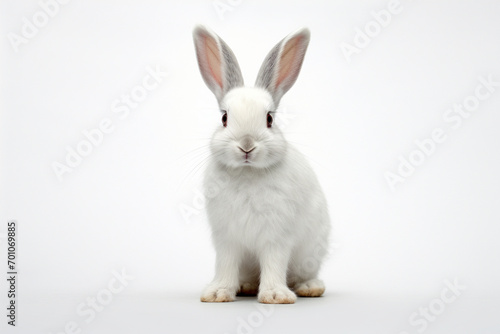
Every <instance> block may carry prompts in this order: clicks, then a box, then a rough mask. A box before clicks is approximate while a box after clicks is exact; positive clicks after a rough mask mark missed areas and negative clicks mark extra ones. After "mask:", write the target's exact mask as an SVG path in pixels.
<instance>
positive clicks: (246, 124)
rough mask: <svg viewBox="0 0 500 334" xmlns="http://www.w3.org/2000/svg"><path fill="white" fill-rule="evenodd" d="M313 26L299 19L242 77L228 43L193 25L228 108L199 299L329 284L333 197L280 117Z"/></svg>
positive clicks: (272, 299) (267, 298)
mask: <svg viewBox="0 0 500 334" xmlns="http://www.w3.org/2000/svg"><path fill="white" fill-rule="evenodd" d="M309 35H310V34H309V30H308V29H302V30H300V31H298V32H296V33H294V34H291V35H289V36H287V37H286V38H285V39H283V40H282V41H281V42H279V43H278V44H277V45H276V46H275V47H274V48H273V49H272V50H271V52H270V53H269V54H268V55H267V57H266V58H265V60H264V63H263V64H262V67H261V69H260V72H259V74H258V77H257V81H256V85H255V87H243V77H242V75H241V71H240V68H239V65H238V62H237V60H236V58H235V56H234V54H233V52H232V51H231V49H230V48H229V47H228V46H227V45H226V43H225V42H224V41H223V40H222V39H221V38H219V36H217V35H216V34H215V33H213V32H211V31H209V30H207V29H206V28H204V27H202V26H198V27H196V28H195V30H194V32H193V36H194V43H195V48H196V55H197V58H198V64H199V67H200V71H201V74H202V76H203V79H204V81H205V83H206V84H207V86H208V88H210V90H211V91H212V92H213V93H214V94H215V96H216V98H217V101H218V103H219V107H220V110H221V112H222V124H221V125H220V127H218V128H217V129H216V131H215V133H214V135H213V137H212V139H211V142H210V150H211V157H210V161H209V164H208V167H207V170H206V174H205V180H204V186H205V196H206V199H207V201H206V208H207V213H208V218H209V222H210V225H211V228H212V238H213V242H214V245H215V249H216V254H217V256H216V274H215V278H214V279H213V281H212V282H211V283H210V284H209V285H208V286H207V287H206V288H205V290H204V292H203V293H202V296H201V301H204V302H229V301H234V300H235V296H236V294H237V293H239V294H241V295H257V294H258V300H259V302H261V303H273V304H289V303H294V302H295V300H296V299H297V295H299V296H309V297H317V296H321V295H322V294H323V292H324V291H325V287H324V284H323V282H322V281H321V280H319V279H318V278H317V274H318V271H319V269H320V266H321V262H322V260H323V258H324V256H325V254H326V250H327V248H328V235H329V232H330V220H329V215H328V208H327V203H326V200H325V197H324V195H323V192H322V190H321V187H320V185H319V183H318V180H317V178H316V175H315V174H314V172H313V170H312V169H311V167H310V166H309V164H308V162H307V161H306V160H305V158H304V157H303V155H302V154H301V153H300V152H298V151H297V150H296V149H295V148H294V147H292V146H291V145H290V144H289V143H287V142H286V140H285V139H284V137H283V135H282V133H281V131H280V130H279V129H278V127H276V126H274V124H273V114H274V112H276V109H277V108H278V105H279V102H280V99H281V97H282V96H283V94H285V93H286V92H287V91H288V90H289V89H290V87H291V86H292V85H293V84H294V82H295V80H296V79H297V76H298V74H299V72H300V68H301V66H302V61H303V59H304V55H305V53H306V49H307V46H308V44H309ZM292 290H293V291H292ZM294 292H295V293H294Z"/></svg>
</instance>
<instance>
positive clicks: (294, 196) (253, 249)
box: [205, 145, 330, 288]
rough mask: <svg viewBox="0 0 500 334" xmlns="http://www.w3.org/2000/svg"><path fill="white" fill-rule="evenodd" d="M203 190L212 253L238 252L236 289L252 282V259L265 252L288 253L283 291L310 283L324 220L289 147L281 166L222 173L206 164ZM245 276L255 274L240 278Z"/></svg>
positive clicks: (324, 240) (307, 172) (312, 179)
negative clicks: (204, 190)
mask: <svg viewBox="0 0 500 334" xmlns="http://www.w3.org/2000/svg"><path fill="white" fill-rule="evenodd" d="M205 189H207V193H206V198H207V202H206V207H207V213H208V218H209V222H210V225H211V228H212V233H213V240H214V243H215V247H216V249H217V250H218V251H219V250H220V251H222V250H223V249H224V246H225V245H227V244H231V246H230V247H231V251H235V252H239V253H240V257H241V269H240V270H242V271H243V273H242V275H240V278H239V286H238V288H239V287H240V286H242V285H243V284H244V283H248V280H251V281H253V282H254V283H257V281H256V279H258V277H259V276H258V274H259V272H260V270H259V266H258V261H257V260H258V259H259V257H260V256H261V255H263V254H264V253H266V252H267V251H268V248H269V247H273V248H278V249H279V251H280V252H283V253H288V252H289V253H290V254H289V256H290V261H289V263H288V270H287V272H288V279H287V281H288V285H289V286H291V287H295V286H296V285H297V284H300V283H303V282H305V281H308V280H310V279H313V278H316V275H317V273H318V270H319V267H320V263H321V260H322V257H323V255H324V254H325V252H326V249H325V248H326V245H327V244H328V234H329V227H330V224H329V216H328V212H327V210H326V207H327V206H326V200H325V198H324V196H323V194H322V192H321V190H320V186H319V183H318V181H317V179H316V176H315V174H314V173H313V171H312V170H311V168H310V166H309V164H308V162H307V161H306V160H305V159H304V157H303V156H302V154H301V153H300V152H298V151H297V150H296V149H295V148H294V147H292V146H290V145H288V147H287V149H286V154H285V156H284V159H283V161H282V162H281V163H280V164H278V165H276V166H273V167H272V168H269V169H263V170H257V169H254V168H252V167H244V168H241V169H235V170H231V169H229V170H226V169H222V168H221V167H220V166H219V165H218V163H217V162H214V161H211V162H209V165H208V167H207V170H206V174H205ZM227 251H229V249H227ZM284 255H286V254H284ZM248 273H255V274H256V275H255V276H253V277H245V276H246V275H248ZM242 276H243V277H242Z"/></svg>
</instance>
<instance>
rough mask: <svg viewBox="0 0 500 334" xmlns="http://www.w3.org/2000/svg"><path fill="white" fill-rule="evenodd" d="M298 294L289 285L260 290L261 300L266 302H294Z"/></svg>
mask: <svg viewBox="0 0 500 334" xmlns="http://www.w3.org/2000/svg"><path fill="white" fill-rule="evenodd" d="M295 300H297V296H296V295H295V293H293V292H292V291H291V290H290V289H288V288H287V287H277V288H274V289H267V290H262V291H260V292H259V302H260V303H264V304H293V303H295Z"/></svg>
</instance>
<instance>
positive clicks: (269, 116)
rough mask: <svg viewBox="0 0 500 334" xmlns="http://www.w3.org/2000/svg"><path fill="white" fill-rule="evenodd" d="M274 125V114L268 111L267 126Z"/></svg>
mask: <svg viewBox="0 0 500 334" xmlns="http://www.w3.org/2000/svg"><path fill="white" fill-rule="evenodd" d="M272 125H273V116H271V114H270V113H267V127H268V128H270V127H271V126H272Z"/></svg>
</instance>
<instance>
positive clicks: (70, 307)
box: [0, 0, 500, 333]
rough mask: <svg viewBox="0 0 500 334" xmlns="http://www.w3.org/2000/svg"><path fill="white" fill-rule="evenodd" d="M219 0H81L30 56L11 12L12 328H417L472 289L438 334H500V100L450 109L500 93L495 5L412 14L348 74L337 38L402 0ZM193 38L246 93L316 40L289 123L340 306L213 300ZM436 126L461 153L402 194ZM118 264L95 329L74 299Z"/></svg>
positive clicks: (210, 123) (7, 27)
mask: <svg viewBox="0 0 500 334" xmlns="http://www.w3.org/2000/svg"><path fill="white" fill-rule="evenodd" d="M221 3H225V4H227V5H228V6H231V7H230V8H231V10H230V11H226V12H224V13H223V14H222V16H220V15H218V12H217V11H216V9H215V8H214V5H213V2H212V1H189V2H188V1H183V2H181V1H176V2H174V1H152V0H150V1H126V2H125V1H118V0H115V1H108V0H107V1H96V0H93V1H82V0H74V1H71V2H70V3H68V4H66V5H61V7H60V9H59V12H58V13H57V14H56V15H55V16H54V17H52V18H50V19H49V21H48V23H47V24H46V25H45V26H44V27H42V28H40V29H39V32H38V33H37V34H36V35H35V36H34V37H33V38H30V39H28V41H27V43H26V44H22V45H20V46H19V50H18V52H16V51H15V50H14V48H13V47H12V45H11V43H10V42H9V39H8V33H16V34H21V29H22V26H23V17H26V18H28V19H29V20H32V16H33V15H34V14H35V13H37V12H39V11H40V10H41V9H40V5H39V4H38V2H37V1H14V0H4V1H1V3H0V13H1V14H0V15H1V16H0V17H1V24H0V28H1V32H0V36H1V37H2V38H1V42H0V43H1V71H2V72H1V75H0V78H1V79H0V80H1V87H0V94H1V96H0V103H1V119H0V133H1V156H0V161H1V185H0V189H1V198H0V205H1V206H0V210H1V211H0V222H1V226H0V233H2V235H1V237H2V238H1V239H0V247H1V252H0V254H1V257H2V260H1V262H0V263H5V262H6V252H5V250H6V244H5V233H6V225H7V221H8V220H9V219H15V220H17V222H18V224H19V250H18V270H19V285H18V289H19V296H18V305H19V309H18V326H17V327H16V328H11V327H10V326H7V324H6V320H7V319H6V317H5V313H6V311H5V308H4V307H3V306H2V307H1V309H2V310H4V311H2V315H1V317H0V319H2V320H1V324H0V328H2V333H4V332H5V330H7V332H8V333H10V332H12V333H56V332H57V333H60V332H63V331H64V327H65V325H66V324H67V323H68V322H70V321H74V322H76V323H77V324H78V326H79V329H81V330H82V332H83V333H115V332H120V333H125V332H131V333H132V332H134V333H138V332H140V333H167V332H168V333H201V332H203V333H236V332H238V330H240V332H243V333H245V332H255V333H276V332H281V333H285V332H287V333H303V332H315V333H332V332H339V333H368V332H370V333H400V332H402V331H405V332H407V333H419V331H418V330H419V329H421V327H420V326H415V325H412V324H411V323H410V322H409V317H410V316H411V315H412V314H413V313H414V312H419V308H420V307H428V306H429V304H430V303H432V302H433V300H435V299H439V298H440V294H441V291H442V290H443V289H445V287H446V285H445V283H444V280H446V279H449V280H451V281H453V280H455V279H456V280H458V282H460V284H462V285H465V286H466V289H465V290H464V291H463V292H462V293H461V295H460V296H459V297H458V298H457V299H456V300H455V301H454V302H453V303H450V304H446V305H445V309H444V311H443V312H442V313H441V314H439V315H437V316H436V319H435V320H433V321H429V322H428V327H427V328H426V329H425V332H426V333H498V330H500V320H498V319H499V318H498V314H499V312H500V302H499V298H500V288H499V286H498V282H500V270H499V259H498V254H500V243H499V242H498V236H499V233H500V228H499V223H500V213H499V210H498V207H499V206H500V177H499V171H500V159H499V148H498V147H499V144H500V131H499V130H498V128H499V126H500V123H499V121H500V116H499V109H500V87H497V88H496V91H495V92H494V93H492V94H491V96H490V97H489V98H487V99H485V100H484V101H481V102H480V104H479V106H478V108H477V109H476V110H475V111H473V112H472V115H471V116H470V117H469V118H467V119H464V120H463V123H462V124H461V126H460V127H458V128H457V129H453V128H452V127H451V126H450V125H451V124H450V123H446V122H445V121H444V120H443V114H444V113H445V112H446V110H447V109H449V108H452V107H453V105H454V104H460V103H463V101H464V99H466V98H467V97H468V96H471V95H473V94H474V90H475V89H476V87H477V86H478V85H480V82H479V80H478V78H479V77H480V76H482V77H485V78H487V77H488V76H490V75H491V76H492V77H493V79H494V80H495V81H500V56H499V55H500V20H499V17H500V2H498V1H493V0H492V1H472V0H470V1H451V0H449V1H409V0H401V4H400V8H401V11H400V13H399V14H397V15H393V16H392V18H391V22H390V23H389V24H388V25H387V26H386V27H384V28H382V29H381V31H380V33H379V34H378V35H376V36H374V37H373V38H372V40H371V42H370V43H369V45H368V46H366V47H365V48H362V49H360V50H359V53H358V54H354V55H352V57H351V61H350V62H349V61H348V60H347V59H346V57H345V56H344V54H343V53H342V51H341V48H340V46H341V44H342V43H349V44H351V45H352V44H353V40H354V38H355V35H356V28H359V29H364V26H365V24H367V23H368V22H370V21H373V16H372V14H371V12H372V11H380V10H382V9H386V8H387V6H388V3H389V1H348V0H344V1H330V2H327V1H293V2H292V1H284V0H283V1H272V2H270V1H254V0H252V1H250V0H242V1H232V2H230V1H225V0H222V1H221ZM231 3H232V4H231ZM198 23H203V24H206V25H207V26H209V27H211V28H212V29H213V30H214V31H216V32H217V33H218V34H219V35H220V36H221V37H222V38H223V39H224V40H225V41H226V42H227V43H228V45H229V46H230V47H231V48H232V49H233V51H234V53H235V54H236V56H237V58H238V60H239V62H240V65H241V67H242V71H243V75H244V77H245V79H246V83H247V84H249V85H251V84H253V81H254V80H255V76H256V74H257V71H258V69H259V67H260V64H261V62H262V60H263V59H264V56H265V55H266V54H267V52H268V51H269V50H270V49H271V48H272V47H273V46H274V45H275V44H276V43H277V42H278V41H279V40H280V39H282V38H283V37H284V36H286V35H287V34H288V33H290V32H292V31H294V30H296V29H297V28H300V27H302V26H307V27H309V28H310V30H311V34H312V35H311V43H310V46H309V50H308V52H307V55H306V59H305V62H304V66H303V68H302V72H301V74H300V76H299V79H298V80H297V83H296V85H295V86H294V87H293V88H292V89H291V90H290V91H289V93H288V94H287V95H286V96H285V97H284V98H283V100H282V106H281V108H282V111H284V112H285V113H286V114H288V115H290V116H289V117H288V119H287V121H286V122H285V126H284V131H285V133H286V136H287V138H289V140H290V141H291V142H293V143H294V144H296V145H297V146H298V147H299V149H300V150H301V151H302V152H304V154H306V156H307V157H308V158H309V159H310V161H311V163H312V165H313V167H314V168H315V170H316V172H317V173H318V176H319V178H320V181H321V183H322V185H323V188H324V191H325V193H326V196H327V198H328V202H329V205H330V208H331V216H332V221H333V233H332V240H333V241H334V243H333V246H332V247H331V251H332V254H331V257H330V258H329V260H328V261H327V262H326V263H325V266H324V270H323V271H322V275H321V277H322V278H323V279H324V281H325V283H326V286H327V291H326V294H325V295H324V297H322V298H319V299H299V300H298V302H297V303H296V304H295V305H278V306H276V307H274V308H273V309H272V311H273V314H272V315H270V316H265V315H262V314H261V313H256V312H260V311H258V310H257V308H256V306H257V305H258V303H257V301H256V299H255V298H240V299H239V300H238V301H237V302H234V303H228V304H223V305H221V304H205V303H201V302H199V294H200V292H201V290H202V288H203V286H204V285H205V284H206V283H208V282H209V281H210V280H211V278H212V275H213V264H214V256H215V254H214V251H213V249H212V246H211V242H210V234H209V230H208V224H207V221H206V219H205V216H204V215H203V210H198V209H200V208H201V206H202V205H201V204H202V203H200V202H198V201H199V199H200V197H199V196H198V195H197V191H198V190H199V189H200V178H201V175H202V172H203V165H204V162H205V161H206V157H207V154H208V149H207V147H206V145H207V144H208V138H209V137H210V135H211V133H212V131H213V129H214V127H216V126H218V125H219V122H220V120H219V117H220V114H219V113H218V112H217V105H216V101H215V98H214V97H213V96H212V94H211V92H210V91H209V90H208V88H206V86H205V84H204V83H203V81H202V79H201V76H200V74H199V71H198V67H197V64H196V58H195V54H194V47H193V42H192V36H191V32H192V29H193V27H194V26H195V25H196V24H198ZM157 65H158V66H160V67H161V68H162V69H163V70H165V71H166V72H168V75H167V76H166V77H165V78H164V80H163V81H162V83H161V84H160V85H159V86H158V88H156V89H155V90H153V91H152V92H150V93H149V94H148V96H147V98H146V99H145V100H144V101H143V102H141V103H140V105H139V106H138V107H137V108H136V109H134V110H132V111H131V112H130V115H128V117H125V118H124V119H120V118H119V117H118V115H117V114H115V113H113V111H112V108H111V106H112V103H113V101H114V100H116V99H119V98H120V96H121V95H122V94H129V93H130V92H131V90H132V89H133V88H134V87H136V86H137V85H140V84H141V83H142V80H143V78H144V77H145V76H146V75H147V68H148V67H151V68H155V67H156V66H157ZM105 118H109V119H111V121H112V123H113V126H114V130H113V132H112V133H109V134H106V135H105V136H104V139H103V141H102V143H101V144H100V145H99V146H98V147H95V148H94V149H93V151H92V153H91V154H89V155H88V156H86V157H84V158H83V161H82V163H81V164H80V165H79V166H77V167H75V168H74V169H73V170H72V172H71V173H67V174H64V175H63V177H62V181H59V180H58V178H57V176H56V174H55V173H54V170H53V168H52V164H53V162H54V161H57V162H61V163H64V160H65V157H66V154H67V147H68V146H69V147H72V148H76V146H77V145H78V143H80V142H81V141H82V140H84V139H85V137H84V135H83V134H82V131H84V130H91V129H94V128H96V127H97V126H98V125H99V123H100V122H101V120H103V119H105ZM436 128H442V129H443V130H444V131H445V134H446V136H447V140H446V141H444V143H441V144H438V145H437V147H436V148H435V151H434V152H433V153H432V154H431V155H430V156H429V157H427V158H426V159H425V161H424V162H423V163H422V164H421V165H420V166H417V167H416V169H415V171H414V173H413V174H412V175H411V176H409V177H408V178H406V180H405V182H404V183H398V184H397V185H396V186H395V189H394V191H392V190H391V188H390V187H389V185H388V183H387V181H386V179H385V176H384V175H385V173H386V172H388V171H391V172H396V171H397V168H398V165H399V158H398V157H399V156H400V155H402V156H403V157H406V158H408V156H409V155H410V154H411V153H412V152H414V151H415V150H416V148H417V146H416V144H415V140H423V139H425V138H429V137H430V136H431V133H432V131H433V130H434V129H436ZM186 208H191V209H192V210H194V211H192V212H191V213H193V214H192V215H186V214H184V215H183V214H181V212H182V210H183V209H186ZM1 267H2V271H4V270H5V272H6V271H7V270H6V268H5V265H4V264H2V265H1ZM122 268H125V270H126V272H127V273H128V274H129V275H131V276H133V277H134V279H133V280H131V281H130V282H129V283H128V285H127V286H126V287H125V289H124V290H123V291H122V292H120V293H119V294H116V295H114V296H113V300H112V302H111V303H109V305H106V306H105V308H104V309H103V310H102V311H101V312H99V313H98V314H97V315H96V318H95V319H94V320H93V321H91V322H90V323H86V322H85V317H82V316H80V315H79V314H77V312H76V308H77V306H78V305H79V304H80V303H82V302H85V301H86V298H88V297H92V296H94V297H95V296H96V295H97V294H98V293H99V292H100V291H102V289H105V288H106V287H107V285H108V282H109V281H110V279H111V278H112V277H113V274H112V272H113V271H120V270H122ZM2 277H3V276H2ZM0 289H1V290H0V291H1V292H0V293H1V295H2V296H4V297H2V305H6V303H7V299H6V298H5V295H6V291H7V285H6V281H5V280H2V281H1V283H0ZM249 317H250V318H252V317H254V318H255V319H257V320H259V319H260V320H259V321H257V320H255V319H254V320H255V321H254V322H252V320H248V319H249ZM259 317H260V318H259ZM241 321H246V322H247V323H248V321H250V322H251V323H257V325H255V326H252V327H248V328H246V329H243V327H238V326H241V323H242V322H241ZM256 321H257V322H256ZM249 328H250V331H249Z"/></svg>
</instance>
